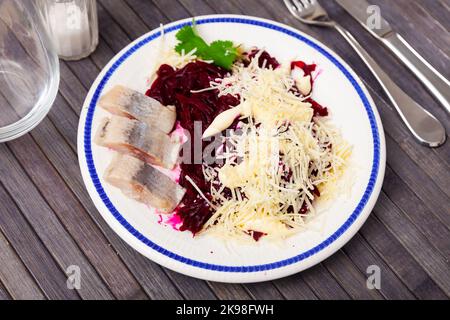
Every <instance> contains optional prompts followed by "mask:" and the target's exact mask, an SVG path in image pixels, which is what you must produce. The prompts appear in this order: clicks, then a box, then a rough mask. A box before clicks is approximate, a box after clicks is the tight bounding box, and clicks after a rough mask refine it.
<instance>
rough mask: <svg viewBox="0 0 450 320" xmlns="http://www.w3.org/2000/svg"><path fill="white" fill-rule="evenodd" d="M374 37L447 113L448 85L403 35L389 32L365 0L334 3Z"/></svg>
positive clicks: (448, 108)
mask: <svg viewBox="0 0 450 320" xmlns="http://www.w3.org/2000/svg"><path fill="white" fill-rule="evenodd" d="M336 2H337V3H338V4H339V5H340V6H341V7H342V8H344V9H345V10H346V11H347V12H348V13H349V14H350V15H351V16H352V17H353V18H355V19H356V20H357V21H358V22H359V23H360V24H361V25H362V26H363V27H364V28H365V29H366V30H367V31H369V32H370V33H371V34H372V35H373V36H374V37H375V38H377V39H379V40H380V41H381V42H382V43H383V44H384V45H385V46H386V47H387V48H388V49H390V50H391V52H393V53H394V54H395V55H396V56H397V58H398V59H399V60H400V61H401V62H402V63H404V64H405V66H406V67H408V68H409V69H410V70H411V71H412V73H413V74H414V75H415V76H416V77H417V78H418V79H419V80H420V81H421V82H422V83H423V84H424V85H425V87H426V88H427V89H428V90H429V91H430V93H431V94H433V95H434V96H435V98H436V99H437V100H438V101H439V102H440V103H441V104H442V105H443V106H444V108H445V109H446V110H447V112H449V113H450V82H449V81H448V80H447V79H446V78H445V77H444V76H443V75H442V74H441V73H439V72H438V71H437V70H436V69H435V68H434V67H433V66H432V65H431V64H430V63H428V61H426V60H425V59H424V58H423V57H422V56H421V55H420V54H419V53H418V52H417V51H415V50H414V49H413V47H412V46H411V45H410V44H409V43H408V42H407V41H406V40H405V39H403V37H402V36H400V35H399V34H398V33H396V32H395V31H394V30H392V28H391V26H390V24H389V22H387V21H386V20H385V19H384V18H383V17H382V16H381V14H380V12H379V11H378V12H377V10H379V9H378V8H376V7H375V6H371V4H369V3H368V2H367V1H366V0H336Z"/></svg>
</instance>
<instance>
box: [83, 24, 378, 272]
mask: <svg viewBox="0 0 450 320" xmlns="http://www.w3.org/2000/svg"><path fill="white" fill-rule="evenodd" d="M207 23H240V24H249V25H255V26H259V27H263V28H267V29H271V30H275V31H278V32H281V33H284V34H287V35H289V36H291V37H294V38H296V39H297V40H300V41H302V42H304V43H306V44H307V45H309V46H310V47H312V48H314V49H316V50H317V51H319V52H320V53H321V54H322V55H324V56H325V57H326V58H327V59H329V60H330V61H331V62H332V63H333V64H334V65H336V66H337V67H338V68H339V70H340V71H341V72H342V73H343V74H344V75H345V77H346V78H347V79H348V80H349V81H350V83H351V84H352V86H353V87H354V89H355V90H356V91H357V93H358V95H359V97H360V98H361V100H362V102H363V104H364V108H365V109H366V112H367V115H368V118H369V122H370V127H371V131H372V137H373V151H374V159H373V163H372V170H371V174H370V179H369V182H368V184H367V187H366V189H365V191H364V194H363V196H362V198H361V200H360V201H359V203H358V205H357V206H356V208H355V210H354V211H353V212H352V214H351V215H350V217H349V218H348V219H347V220H346V221H345V222H344V224H343V225H342V226H341V227H339V229H338V230H336V232H334V233H333V234H332V235H331V236H329V237H328V238H327V239H326V240H324V241H323V242H322V243H320V244H319V245H317V246H315V247H314V248H311V249H309V250H307V251H305V252H302V253H300V254H298V255H296V256H294V257H291V258H288V259H284V260H281V261H277V262H272V263H267V264H261V265H249V266H225V265H217V264H210V263H205V262H201V261H196V260H192V259H189V258H186V257H183V256H181V255H178V254H175V253H173V252H171V251H169V250H167V249H164V248H163V247H161V246H159V245H157V244H156V243H154V242H153V241H151V240H150V239H148V238H147V237H145V236H144V235H143V234H141V233H140V232H139V231H138V230H136V229H135V228H134V227H133V226H132V225H131V224H130V223H128V221H127V220H126V219H125V218H124V217H123V216H122V215H121V214H120V212H119V211H118V210H117V209H116V208H115V207H114V205H113V204H112V202H111V200H110V199H109V198H108V196H107V194H106V192H105V190H104V189H103V186H102V184H101V182H100V179H99V177H98V174H97V170H96V168H95V164H94V159H93V156H92V145H91V132H92V120H93V117H94V112H95V108H96V105H97V101H98V99H99V98H100V95H101V92H102V91H103V89H104V87H105V85H106V83H107V82H108V80H109V79H110V78H111V76H112V75H113V73H114V72H115V71H116V70H117V68H118V67H119V66H120V65H121V64H122V63H123V62H124V61H126V60H127V59H128V58H129V57H130V56H131V55H132V54H133V53H134V52H136V51H137V50H139V49H140V48H141V47H142V46H144V45H146V44H148V43H149V42H151V41H153V40H155V39H157V38H159V37H160V36H161V31H158V32H156V33H154V34H151V35H149V36H148V37H146V38H144V39H142V40H140V41H139V42H137V43H136V44H135V45H133V47H131V48H130V49H129V50H127V51H126V52H125V53H123V54H122V55H121V56H120V57H119V58H118V59H117V61H116V62H115V63H114V64H113V65H112V66H111V67H110V69H109V70H108V71H107V72H106V74H105V75H104V76H103V78H102V79H101V81H100V83H99V85H98V86H97V88H96V90H95V93H94V95H93V97H92V100H91V102H90V104H89V108H88V111H87V116H86V122H85V129H84V152H85V156H86V162H87V167H88V171H89V174H90V177H91V179H92V182H93V184H94V187H95V189H96V191H97V193H98V195H99V196H100V199H101V200H102V201H103V203H104V204H105V206H106V207H107V208H108V210H109V211H110V213H111V214H112V215H113V216H114V218H115V219H116V220H117V221H118V222H119V223H120V224H121V225H122V226H123V227H124V228H125V229H126V230H127V231H128V232H129V233H131V234H132V235H133V236H134V237H135V238H137V239H138V240H139V241H141V242H142V243H144V244H145V245H147V246H148V247H150V248H151V249H153V250H155V251H156V252H159V253H160V254H162V255H164V256H166V257H168V258H171V259H173V260H176V261H178V262H181V263H183V264H186V265H189V266H193V267H197V268H202V269H206V270H211V271H219V272H238V273H240V272H260V271H266V270H273V269H278V268H282V267H286V266H288V265H292V264H294V263H297V262H299V261H302V260H305V259H306V258H309V257H311V256H313V255H315V254H317V253H318V252H320V251H322V250H323V249H325V248H326V247H328V246H329V245H331V244H332V243H333V242H334V241H336V240H337V239H338V238H339V237H341V236H342V235H343V234H344V232H345V231H346V230H347V229H348V228H349V227H350V226H351V225H352V224H353V223H354V222H355V221H356V219H357V218H358V216H359V215H360V214H361V212H362V211H363V209H364V207H365V206H366V204H367V201H368V200H369V198H370V196H371V194H372V192H373V190H374V187H375V183H376V181H377V177H378V172H379V166H380V136H379V132H378V127H377V123H376V118H375V115H374V112H373V110H372V107H371V105H370V103H369V100H368V99H367V97H366V95H365V93H364V91H363V90H362V88H361V87H360V85H359V84H358V83H357V81H356V80H355V79H354V77H353V76H352V75H351V73H350V72H349V71H348V70H347V69H346V68H345V67H344V66H343V65H342V64H341V63H340V62H339V61H338V60H337V59H336V58H334V57H333V55H331V54H330V53H328V51H326V50H325V49H323V48H322V47H321V46H319V45H318V44H316V43H314V42H313V41H311V40H309V39H307V38H305V37H303V36H302V35H300V34H298V33H296V32H293V31H291V30H288V29H286V28H283V27H281V26H277V25H274V24H271V23H269V22H265V21H259V20H254V19H250V18H236V17H217V18H204V19H199V20H196V24H198V25H201V24H207ZM186 25H192V22H182V23H179V24H176V25H174V26H171V27H168V28H165V29H164V33H165V34H167V33H170V32H173V31H176V30H178V29H180V28H182V27H184V26H186Z"/></svg>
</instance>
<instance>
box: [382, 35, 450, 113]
mask: <svg viewBox="0 0 450 320" xmlns="http://www.w3.org/2000/svg"><path fill="white" fill-rule="evenodd" d="M381 41H382V42H383V43H384V44H385V45H386V46H387V47H388V48H389V49H391V51H392V52H393V53H394V54H395V55H396V56H397V57H398V58H399V59H400V61H401V62H403V63H404V64H405V66H407V67H408V68H409V69H410V70H411V71H412V72H413V73H414V74H415V75H416V76H417V78H418V79H419V80H420V81H421V82H422V83H423V84H424V85H425V87H426V88H427V89H428V90H429V91H430V93H431V94H432V95H433V96H435V97H436V99H437V100H438V101H439V102H440V103H441V104H442V105H443V106H444V108H445V109H446V110H447V112H449V113H450V82H449V81H448V80H447V79H445V77H444V76H443V75H442V74H440V73H439V72H438V71H437V70H436V69H435V68H433V66H432V65H431V64H429V63H428V62H427V61H426V60H425V59H424V58H423V57H422V56H421V55H420V54H419V53H417V51H415V50H414V49H413V48H412V47H411V46H410V45H409V43H408V42H406V40H405V39H403V37H401V36H400V35H398V34H396V33H391V34H389V35H388V36H386V37H384V38H381Z"/></svg>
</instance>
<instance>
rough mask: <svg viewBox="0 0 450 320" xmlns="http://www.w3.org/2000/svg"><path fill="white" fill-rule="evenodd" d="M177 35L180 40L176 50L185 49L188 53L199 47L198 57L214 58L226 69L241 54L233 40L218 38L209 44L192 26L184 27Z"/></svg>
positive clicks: (196, 53) (217, 63) (216, 62)
mask: <svg viewBox="0 0 450 320" xmlns="http://www.w3.org/2000/svg"><path fill="white" fill-rule="evenodd" d="M176 37H177V39H178V41H179V43H178V45H177V46H176V47H175V51H176V52H178V53H180V54H181V53H182V52H183V51H184V53H185V54H186V53H189V52H191V51H192V50H193V49H197V50H196V51H195V55H196V56H197V57H200V58H202V59H204V60H212V61H214V64H216V65H218V66H219V67H222V68H225V69H230V68H231V66H232V65H233V62H234V61H236V59H237V58H238V56H239V53H238V50H237V47H234V46H233V42H232V41H222V40H218V41H214V42H212V43H211V44H210V45H208V44H207V43H206V42H205V41H204V40H203V39H202V38H201V37H200V36H199V35H197V33H196V32H195V29H194V28H193V27H191V26H185V27H183V28H182V29H181V30H180V31H178V33H177V34H176Z"/></svg>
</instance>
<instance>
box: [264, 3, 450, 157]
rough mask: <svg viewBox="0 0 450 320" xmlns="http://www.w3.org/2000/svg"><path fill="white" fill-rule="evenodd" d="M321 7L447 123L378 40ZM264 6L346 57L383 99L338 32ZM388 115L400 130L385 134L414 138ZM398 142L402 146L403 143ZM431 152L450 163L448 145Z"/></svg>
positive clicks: (337, 12) (339, 12) (410, 141)
mask: <svg viewBox="0 0 450 320" xmlns="http://www.w3.org/2000/svg"><path fill="white" fill-rule="evenodd" d="M322 4H323V5H324V7H326V8H328V9H329V13H330V14H331V16H332V17H333V18H335V19H336V20H338V21H339V22H340V23H341V24H343V25H344V26H346V27H347V28H348V29H349V30H350V31H351V32H352V33H353V34H354V35H355V37H356V38H358V40H359V41H361V43H362V45H363V46H364V47H366V48H370V50H371V53H373V56H374V57H375V58H377V57H383V60H382V61H380V64H381V65H382V66H383V68H384V69H385V70H386V71H388V73H389V74H391V75H392V77H393V78H394V80H396V82H397V83H398V84H399V85H400V86H402V87H403V88H404V89H405V90H406V92H408V93H410V94H412V96H413V97H414V98H415V99H416V100H417V101H418V102H420V103H421V104H423V105H424V106H425V107H427V108H428V109H429V110H431V111H432V112H433V113H434V114H435V115H436V116H439V118H441V119H446V118H447V117H448V115H447V114H446V112H445V111H444V110H443V109H442V108H441V107H440V106H439V105H437V103H436V102H434V100H433V99H432V98H431V97H430V96H429V94H428V93H427V92H426V91H425V90H424V89H423V88H421V85H420V83H419V82H418V80H417V79H415V78H414V76H412V75H411V74H410V72H409V71H408V70H407V69H406V68H404V67H403V66H401V65H400V64H399V62H398V61H397V60H396V59H395V58H394V57H393V56H392V55H391V54H390V53H389V52H388V51H387V50H386V49H384V48H383V47H382V46H381V45H380V44H379V43H378V42H377V40H376V39H373V38H372V37H371V36H370V35H368V34H365V33H364V32H363V29H362V28H361V26H360V25H359V24H358V23H357V22H356V21H354V20H353V19H351V17H350V16H349V15H348V14H347V13H346V12H345V11H344V10H343V9H342V8H340V7H339V6H338V5H337V4H336V3H334V2H333V1H324V2H322ZM264 5H266V6H268V7H269V8H270V11H271V12H272V13H273V14H276V13H277V12H279V14H278V16H279V19H278V20H279V21H281V22H284V23H286V24H289V25H291V26H293V27H296V28H298V29H300V30H302V31H304V32H306V33H308V34H310V35H312V36H313V37H315V38H316V39H318V40H320V41H322V42H324V43H326V44H327V45H328V46H330V47H331V48H332V49H334V50H335V51H336V52H337V53H338V54H340V55H341V56H344V57H345V60H346V61H347V62H348V63H349V64H350V65H351V66H352V67H353V68H354V69H355V70H356V71H357V73H358V75H359V76H360V77H361V78H362V79H364V80H365V82H366V83H368V84H369V85H368V86H369V87H372V88H373V89H374V90H375V92H376V93H377V94H378V95H379V96H383V97H384V93H383V90H382V89H381V87H380V85H379V84H378V83H377V81H376V80H375V79H374V78H373V76H372V75H371V73H370V72H369V71H368V70H367V68H366V66H365V65H364V63H363V62H362V61H361V60H360V59H359V57H358V56H357V55H356V53H355V52H353V51H352V49H351V47H350V46H349V45H348V44H347V43H346V42H345V41H342V38H341V37H339V36H338V34H337V33H336V31H334V30H331V29H330V30H327V29H324V28H316V27H310V26H306V25H304V24H302V23H300V22H299V21H297V20H295V19H294V18H293V17H292V16H290V15H289V14H287V11H286V9H285V8H284V7H283V6H278V5H277V3H276V2H272V1H268V2H265V3H264ZM420 37H421V38H424V37H426V34H423V33H422V34H420ZM377 59H379V58H377ZM447 69H448V68H447ZM372 95H373V93H372ZM389 114H390V117H391V118H393V119H395V121H396V122H397V127H395V128H390V127H389V128H388V127H387V126H386V125H385V128H386V130H387V131H389V132H390V131H392V130H401V131H402V132H404V133H405V136H407V137H411V134H410V133H409V131H407V129H406V127H405V126H404V124H403V123H402V122H401V121H400V120H399V118H398V116H397V115H396V112H395V111H392V108H390V111H389ZM388 120H389V119H388ZM383 121H386V119H385V118H383ZM443 124H444V125H445V126H446V127H447V131H448V130H449V129H450V122H449V121H444V122H443ZM397 142H399V143H400V141H397ZM405 142H406V143H408V144H412V145H413V146H418V144H417V143H416V142H415V140H414V139H411V138H408V139H406V141H405ZM413 148H414V147H413ZM432 152H433V153H436V154H439V155H440V156H441V158H442V159H443V160H444V161H446V162H447V163H448V161H449V159H448V154H450V147H449V144H446V145H444V146H443V147H441V148H438V149H436V150H432Z"/></svg>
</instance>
